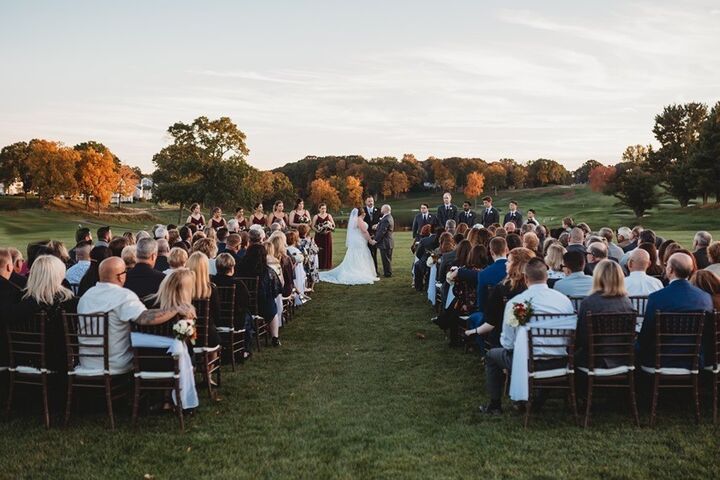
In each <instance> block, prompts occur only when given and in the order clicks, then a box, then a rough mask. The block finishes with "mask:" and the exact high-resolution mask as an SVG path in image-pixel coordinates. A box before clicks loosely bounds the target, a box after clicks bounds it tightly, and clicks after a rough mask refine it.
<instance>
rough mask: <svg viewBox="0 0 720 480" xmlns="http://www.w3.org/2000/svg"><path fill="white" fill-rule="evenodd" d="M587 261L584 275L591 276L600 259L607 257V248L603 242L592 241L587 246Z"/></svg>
mask: <svg viewBox="0 0 720 480" xmlns="http://www.w3.org/2000/svg"><path fill="white" fill-rule="evenodd" d="M586 256H587V263H586V264H585V269H584V272H585V274H586V275H590V276H592V274H593V271H594V270H595V267H596V266H597V265H598V263H600V262H601V261H603V260H605V259H606V258H607V257H608V249H607V247H606V246H605V244H604V243H601V242H593V243H591V244H590V245H588V247H587V254H586Z"/></svg>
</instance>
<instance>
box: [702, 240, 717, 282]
mask: <svg viewBox="0 0 720 480" xmlns="http://www.w3.org/2000/svg"><path fill="white" fill-rule="evenodd" d="M707 256H708V262H710V265H708V266H707V267H705V270H708V271H710V272H712V273H714V274H715V275H717V276H719V277H720V242H717V241H716V242H712V243H711V244H710V245H709V246H708V249H707Z"/></svg>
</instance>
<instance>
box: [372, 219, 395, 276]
mask: <svg viewBox="0 0 720 480" xmlns="http://www.w3.org/2000/svg"><path fill="white" fill-rule="evenodd" d="M394 229H395V220H393V217H392V215H390V214H389V213H388V214H387V215H385V216H384V217H382V218H381V219H380V222H379V223H378V226H377V230H376V231H375V241H376V242H377V245H376V246H377V247H378V249H380V258H381V259H382V264H383V275H385V276H386V277H392V252H393V248H394V247H395V240H394V239H393V230H394Z"/></svg>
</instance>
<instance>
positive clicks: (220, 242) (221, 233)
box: [216, 220, 232, 254]
mask: <svg viewBox="0 0 720 480" xmlns="http://www.w3.org/2000/svg"><path fill="white" fill-rule="evenodd" d="M231 221H232V220H231ZM229 224H230V222H228V225H229ZM229 233H230V232H229V230H228V229H227V228H225V227H221V228H218V231H217V238H216V240H217V241H216V244H217V251H218V254H220V253H223V252H224V251H225V244H226V242H227V237H228V234H229Z"/></svg>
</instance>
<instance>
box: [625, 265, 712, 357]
mask: <svg viewBox="0 0 720 480" xmlns="http://www.w3.org/2000/svg"><path fill="white" fill-rule="evenodd" d="M658 310H659V311H661V312H712V310H713V302H712V297H711V296H710V294H709V293H707V292H705V291H704V290H701V289H699V288H697V287H695V286H693V285H692V284H691V283H690V282H688V281H687V280H679V279H678V280H674V281H672V282H670V284H669V285H668V286H667V287H665V288H663V289H662V290H658V291H657V292H654V293H651V294H650V295H649V296H648V302H647V307H646V308H645V318H644V319H643V324H642V328H641V329H640V333H639V334H638V345H639V347H640V361H641V364H642V365H644V366H647V367H654V366H655V312H657V311H658ZM683 342H685V339H683ZM685 348H686V347H685ZM662 366H663V367H681V368H689V367H690V366H689V365H682V364H672V363H669V364H667V365H662Z"/></svg>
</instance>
